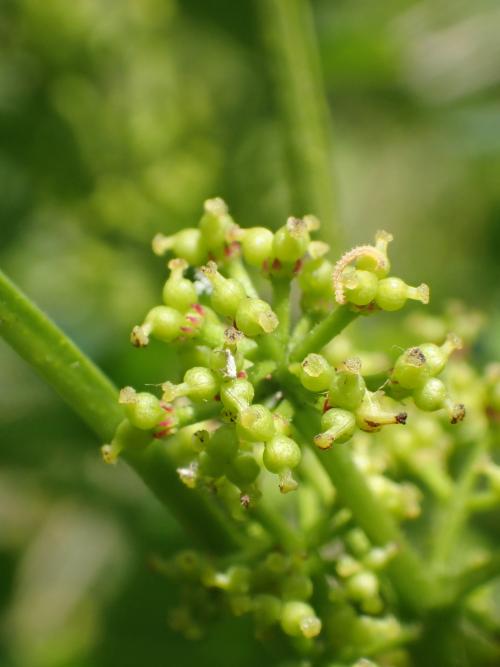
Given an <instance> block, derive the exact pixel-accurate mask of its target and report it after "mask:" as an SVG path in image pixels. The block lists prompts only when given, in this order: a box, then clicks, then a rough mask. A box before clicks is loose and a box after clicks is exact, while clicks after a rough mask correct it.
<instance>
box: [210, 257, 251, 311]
mask: <svg viewBox="0 0 500 667" xmlns="http://www.w3.org/2000/svg"><path fill="white" fill-rule="evenodd" d="M201 270H202V272H203V274H204V275H205V276H206V277H207V278H208V279H209V280H210V282H211V283H212V287H213V291H212V294H211V296H210V301H211V304H212V308H213V309H214V310H215V311H216V312H217V313H219V314H220V315H223V316H224V317H233V318H234V316H235V313H236V310H237V308H238V306H239V304H240V302H241V301H243V299H245V298H246V293H245V290H244V288H243V286H242V285H241V283H239V282H238V281H237V280H234V279H233V278H224V276H222V275H221V274H220V273H219V272H218V271H217V264H216V263H215V262H208V264H207V265H206V266H203V267H202V268H201Z"/></svg>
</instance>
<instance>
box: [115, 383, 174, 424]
mask: <svg viewBox="0 0 500 667" xmlns="http://www.w3.org/2000/svg"><path fill="white" fill-rule="evenodd" d="M119 402H120V403H121V404H122V405H125V413H126V415H127V417H128V419H129V421H130V423H131V424H133V425H134V426H136V427H137V428H140V429H144V430H150V429H152V428H154V427H155V426H156V425H157V424H159V422H161V421H162V419H163V418H164V417H165V412H164V411H163V409H162V407H161V403H160V401H159V399H158V398H157V397H156V396H154V395H153V394H150V393H148V392H145V391H143V392H140V393H136V391H135V390H134V389H133V388H132V387H125V388H124V389H122V390H121V392H120V397H119Z"/></svg>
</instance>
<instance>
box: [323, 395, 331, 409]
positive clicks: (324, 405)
mask: <svg viewBox="0 0 500 667" xmlns="http://www.w3.org/2000/svg"><path fill="white" fill-rule="evenodd" d="M331 407H332V406H331V405H330V401H329V400H328V398H325V402H324V403H323V412H328V410H329V409H330V408H331Z"/></svg>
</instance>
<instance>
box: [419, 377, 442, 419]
mask: <svg viewBox="0 0 500 667" xmlns="http://www.w3.org/2000/svg"><path fill="white" fill-rule="evenodd" d="M447 397H448V392H447V391H446V387H445V385H444V382H442V381H441V380H439V379H438V378H429V379H428V380H427V381H426V382H424V383H423V384H422V385H420V387H417V388H416V389H414V390H413V400H414V401H415V405H416V406H417V408H420V410H424V411H425V412H434V410H439V409H440V408H442V407H443V406H444V403H445V401H446V399H447Z"/></svg>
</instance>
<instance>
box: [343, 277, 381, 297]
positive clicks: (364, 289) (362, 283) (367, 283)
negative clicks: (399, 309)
mask: <svg viewBox="0 0 500 667" xmlns="http://www.w3.org/2000/svg"><path fill="white" fill-rule="evenodd" d="M343 283H344V294H345V297H346V299H347V301H348V302H349V303H353V304H354V305H356V306H367V305H368V304H369V303H371V302H372V301H373V299H374V298H375V295H376V294H377V288H378V278H377V276H376V275H375V274H374V273H371V271H361V270H356V269H353V270H351V271H346V272H345V273H344V276H343Z"/></svg>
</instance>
